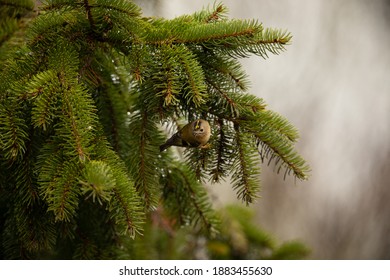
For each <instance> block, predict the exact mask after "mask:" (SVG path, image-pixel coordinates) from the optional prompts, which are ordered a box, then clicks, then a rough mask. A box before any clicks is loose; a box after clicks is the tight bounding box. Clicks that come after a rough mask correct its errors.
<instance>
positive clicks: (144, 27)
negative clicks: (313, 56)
mask: <svg viewBox="0 0 390 280" xmlns="http://www.w3.org/2000/svg"><path fill="white" fill-rule="evenodd" d="M0 4H1V10H0V66H1V70H0V73H1V77H0V164H1V171H0V225H1V227H0V234H1V244H0V246H1V250H0V252H1V253H0V254H1V258H11V259H17V258H37V259H39V258H59V259H69V258H74V259H117V258H145V259H151V258H163V259H165V258H242V259H246V258H278V259H280V258H281V259H283V258H301V257H304V256H305V255H306V254H307V249H306V248H305V247H304V246H303V245H302V244H300V243H294V242H293V243H286V244H282V245H281V246H278V245H276V244H275V241H273V239H272V238H270V237H269V236H268V235H267V234H265V233H264V232H263V231H262V230H261V229H259V228H257V227H256V226H255V225H254V223H253V221H252V220H251V218H252V217H251V213H250V211H249V210H248V209H243V208H240V207H227V208H225V209H221V210H220V212H218V211H216V210H214V209H213V207H212V205H211V202H210V199H209V197H208V194H207V192H206V190H205V188H204V183H206V182H211V183H215V182H219V181H220V180H223V179H225V178H226V177H228V176H231V177H232V178H233V179H232V186H233V188H234V190H235V191H236V193H237V197H238V199H240V200H242V201H243V202H244V203H246V204H250V203H252V202H253V201H254V200H255V199H256V197H257V193H258V190H259V183H260V182H259V163H260V162H261V161H266V162H267V163H270V162H273V163H274V164H275V168H276V170H277V171H278V172H279V171H282V172H283V173H284V175H285V176H286V175H287V174H292V175H293V176H295V177H297V178H298V179H306V177H307V173H308V171H309V167H308V166H307V164H306V163H305V161H304V160H303V159H302V158H301V157H300V156H299V155H298V154H297V153H296V151H295V150H294V144H295V142H296V141H297V139H298V132H297V130H296V129H295V128H294V127H293V126H292V125H291V124H290V123H289V122H288V121H287V120H286V119H285V118H283V117H282V116H280V115H278V114H277V113H275V112H272V111H270V110H268V109H266V105H265V103H264V101H263V100H262V99H260V98H257V97H255V96H253V95H251V94H249V93H248V80H247V76H246V74H245V72H244V71H243V70H242V68H241V65H240V63H239V59H240V58H243V57H247V56H249V55H251V54H255V55H259V56H261V57H263V58H266V57H267V56H268V54H269V53H272V54H278V53H279V52H281V51H282V50H284V46H285V45H286V44H287V43H289V41H290V39H291V36H290V34H289V33H287V32H284V31H280V30H275V29H265V28H263V26H262V24H260V23H258V22H257V21H255V20H237V19H228V18H227V15H226V8H225V7H224V6H223V5H222V4H215V5H214V6H213V7H211V8H208V9H204V10H202V11H200V12H197V13H195V14H193V15H185V16H181V17H178V18H175V19H172V20H166V19H162V18H146V17H142V14H141V11H140V9H139V8H138V6H136V5H135V4H134V3H133V2H131V1H126V0H113V1H111V0H94V1H92V0H89V1H88V0H51V1H45V2H44V4H42V5H41V4H39V5H37V4H35V3H34V2H32V1H27V0H14V1H10V0H4V1H0ZM34 5H35V6H34ZM197 118H204V119H207V120H208V121H209V122H210V124H211V127H212V137H211V139H210V148H208V149H186V150H184V149H183V148H178V149H177V148H175V149H174V148H171V149H169V150H168V152H163V153H160V152H159V145H161V144H162V143H163V142H164V141H165V139H166V138H167V137H168V135H171V134H172V133H174V132H175V131H177V130H178V129H179V128H180V127H181V126H182V125H183V124H185V123H186V122H189V121H192V120H194V119H197ZM182 151H184V154H182V153H181V152H182Z"/></svg>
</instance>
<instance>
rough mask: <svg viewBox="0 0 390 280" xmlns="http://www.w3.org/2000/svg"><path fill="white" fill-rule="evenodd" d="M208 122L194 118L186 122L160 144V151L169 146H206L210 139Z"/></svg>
mask: <svg viewBox="0 0 390 280" xmlns="http://www.w3.org/2000/svg"><path fill="white" fill-rule="evenodd" d="M210 134H211V129H210V124H209V122H208V121H206V120H202V119H199V120H195V121H193V122H191V123H188V124H186V125H185V126H184V127H183V128H182V129H180V130H179V131H178V132H176V133H175V134H173V136H172V137H171V138H169V139H168V140H167V141H166V142H165V143H164V144H162V145H161V146H160V152H162V151H164V150H165V149H167V148H169V147H170V146H178V147H193V148H198V147H199V148H207V147H208V146H207V145H206V144H207V142H208V141H209V139H210Z"/></svg>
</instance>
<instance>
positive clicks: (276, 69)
mask: <svg viewBox="0 0 390 280" xmlns="http://www.w3.org/2000/svg"><path fill="white" fill-rule="evenodd" d="M136 2H138V3H139V5H140V6H141V7H142V8H143V11H144V14H145V15H147V16H151V15H155V16H163V17H167V18H173V17H176V16H180V15H182V14H192V13H193V12H195V11H198V10H200V9H202V7H206V6H208V5H210V6H212V5H213V3H214V2H213V0H210V1H206V0H202V1H193V0H166V1H163V0H160V1H157V0H155V1H151V0H148V1H146V0H138V1H136ZM221 2H222V3H224V4H225V5H226V6H227V7H228V8H229V16H230V17H231V18H248V19H258V20H259V21H260V22H262V23H263V24H264V27H274V28H281V29H287V30H288V31H290V32H291V33H292V35H293V40H292V44H291V45H289V46H287V51H286V52H283V53H282V54H280V55H278V56H274V55H270V57H269V59H267V60H263V59H262V58H260V57H251V58H249V59H245V60H243V63H244V65H245V69H246V70H247V73H248V74H249V78H250V80H251V81H252V89H251V93H253V94H255V95H258V96H260V97H262V98H264V99H265V101H266V102H267V104H268V105H269V106H268V108H269V109H271V110H274V111H276V112H278V113H280V114H281V115H283V116H285V117H287V118H288V119H289V120H290V121H291V122H292V123H293V124H294V125H295V126H296V127H297V128H298V129H299V131H300V134H301V139H300V141H299V143H298V145H297V149H298V151H299V152H300V153H301V155H302V156H303V157H304V158H305V159H306V160H307V161H308V162H309V163H310V165H311V168H312V173H311V177H310V178H309V180H308V181H307V182H300V181H296V182H295V181H294V179H293V178H287V179H286V180H283V174H275V173H273V170H272V166H269V167H268V166H266V165H264V166H263V167H262V177H261V180H262V191H261V196H262V197H261V198H260V199H259V200H258V202H257V203H256V204H255V205H253V206H251V207H253V208H255V209H256V211H257V212H256V213H257V219H258V222H259V224H261V226H262V227H263V228H264V229H265V230H267V231H269V232H271V233H273V234H274V235H275V236H276V238H277V239H278V240H281V241H283V240H300V241H303V242H304V243H306V244H307V245H308V246H310V247H311V250H312V254H311V256H310V258H312V259H390V52H389V50H390V32H389V31H390V30H389V27H390V1H384V0H371V1H369V0H367V1H364V0H343V1H341V0H339V1H336V0H314V1H313V0H311V1H310V0H295V1H293V0H259V1H253V0H252V1H251V0H240V1H237V0H236V1H235V0H224V1H221ZM227 184H228V182H227ZM210 189H211V192H212V194H213V197H215V198H216V200H217V201H218V202H219V203H232V202H236V199H235V195H234V192H233V191H231V188H229V186H226V185H222V186H210Z"/></svg>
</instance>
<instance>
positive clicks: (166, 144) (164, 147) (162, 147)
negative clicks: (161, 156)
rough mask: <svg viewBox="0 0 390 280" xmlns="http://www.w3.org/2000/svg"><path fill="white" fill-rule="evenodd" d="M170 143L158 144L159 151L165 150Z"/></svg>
mask: <svg viewBox="0 0 390 280" xmlns="http://www.w3.org/2000/svg"><path fill="white" fill-rule="evenodd" d="M170 146H171V145H170V144H169V143H164V144H162V145H161V146H160V152H162V151H165V150H166V149H168V148H169V147H170Z"/></svg>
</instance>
